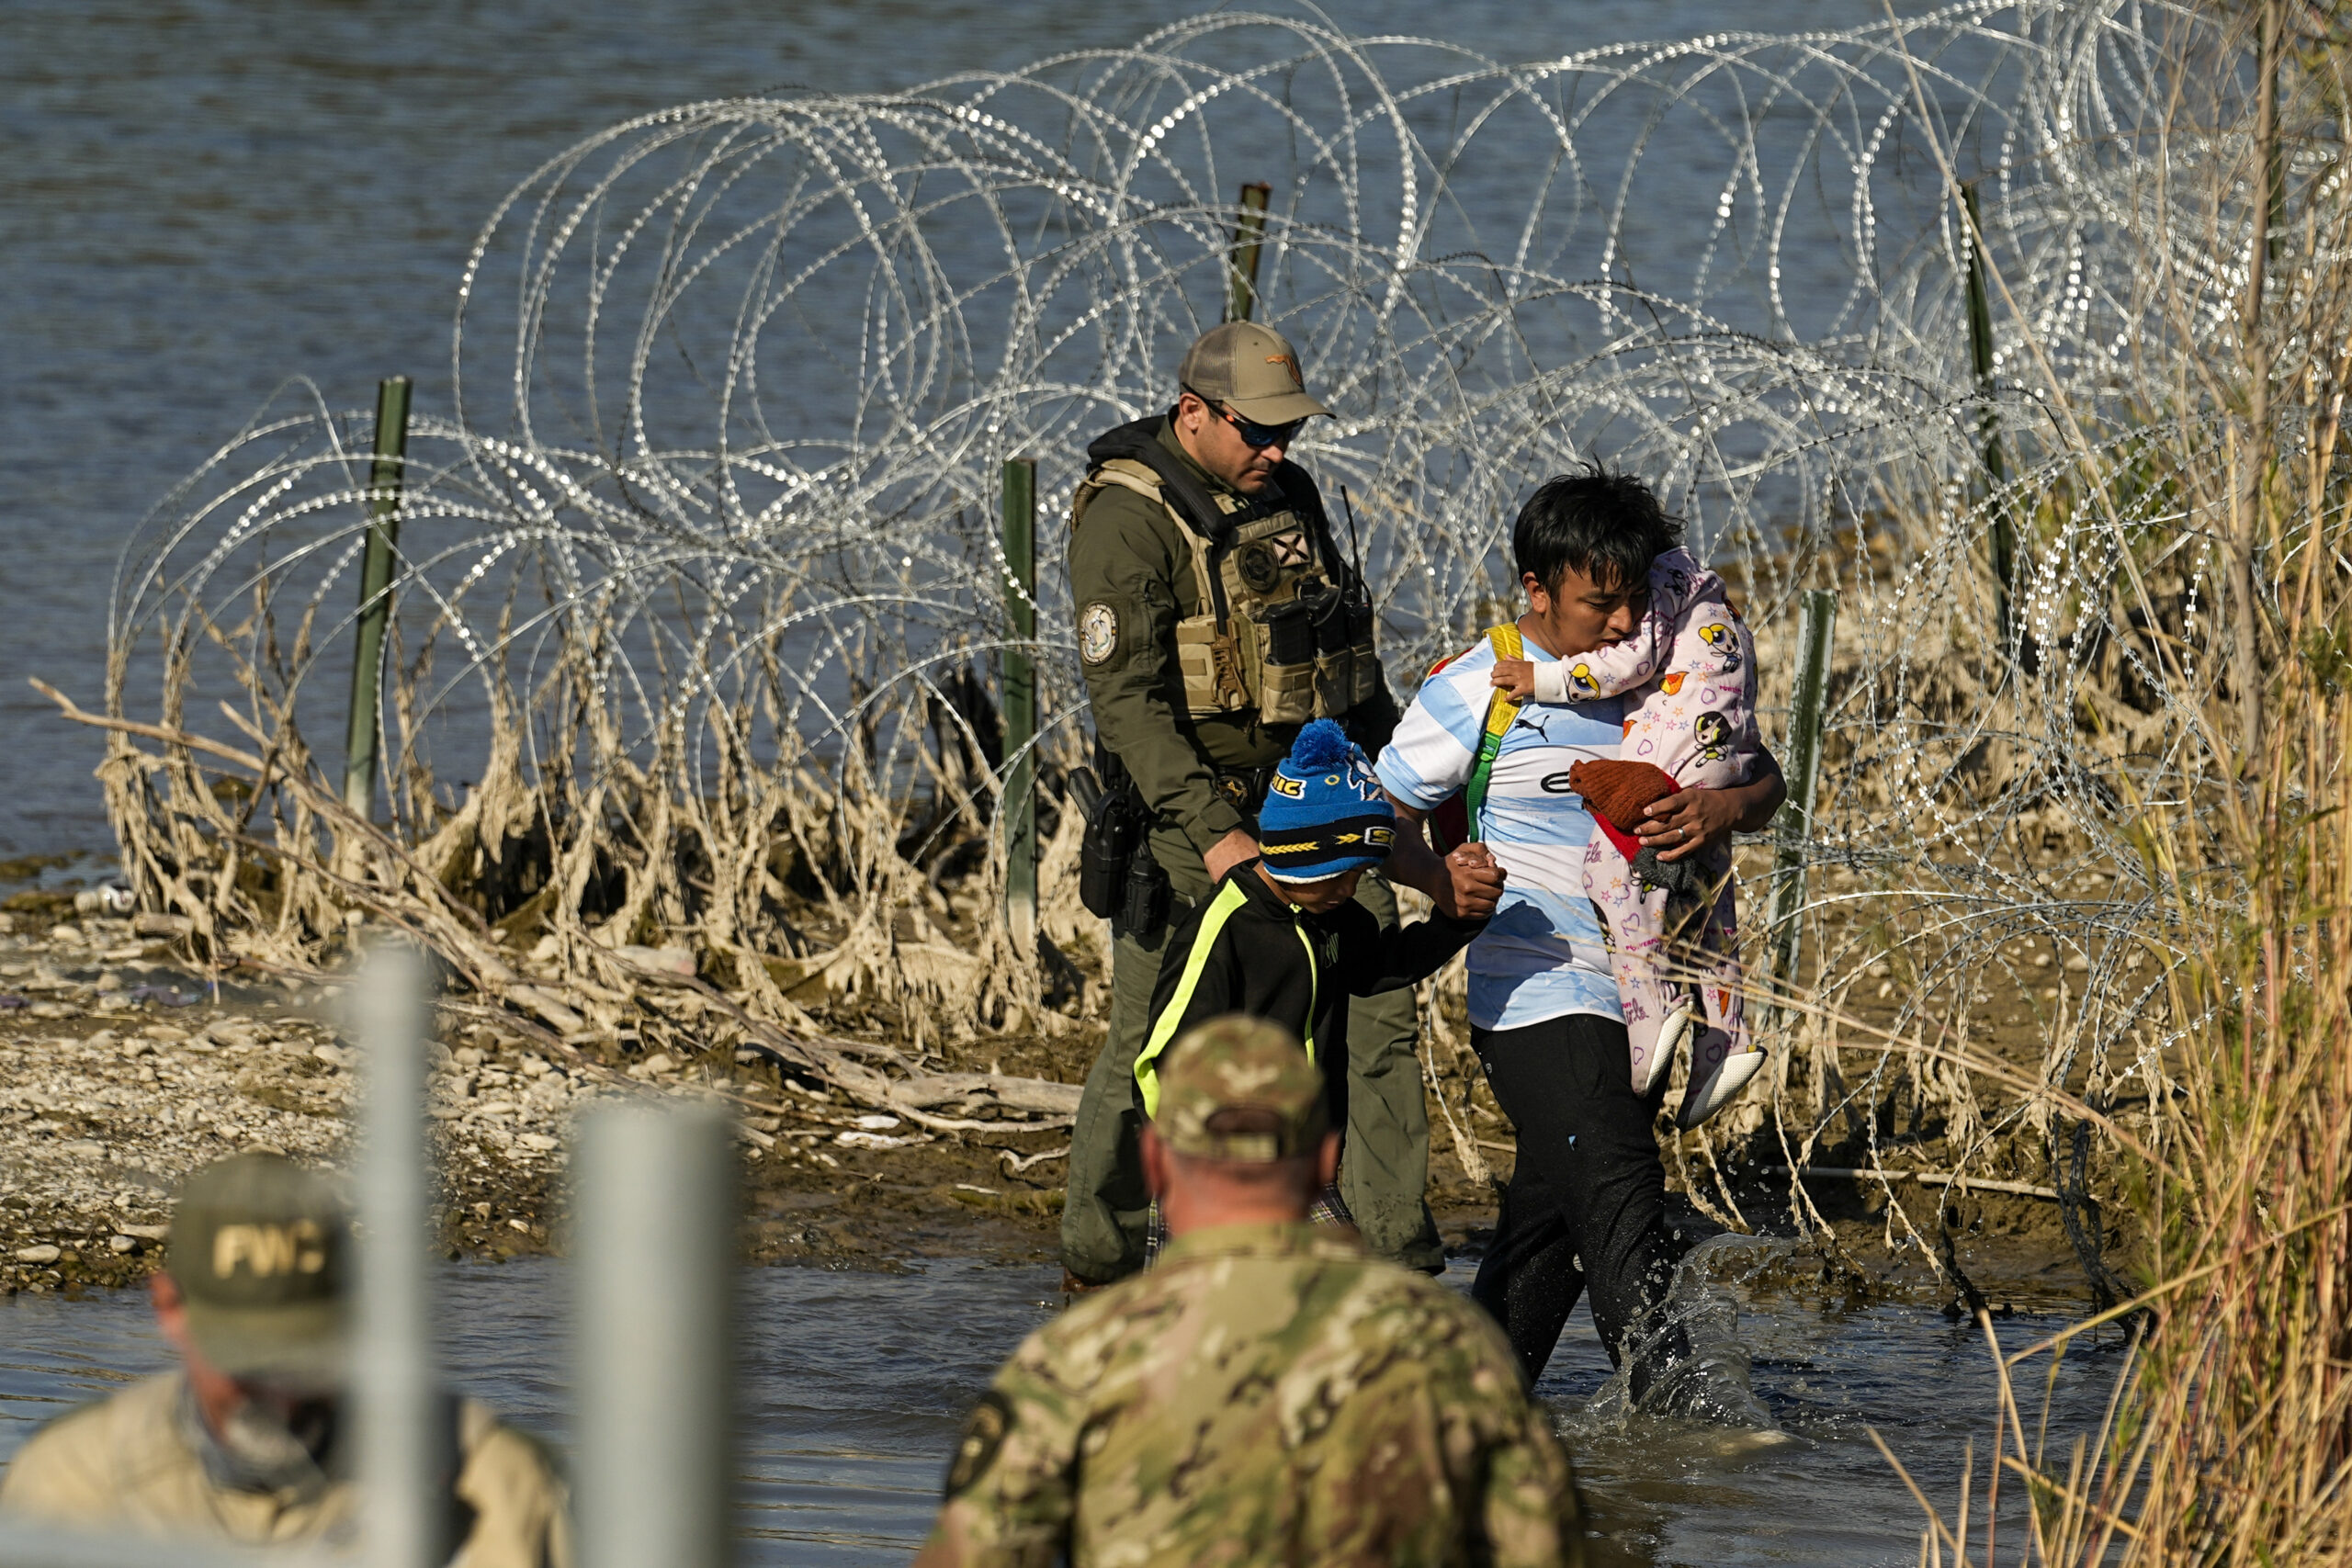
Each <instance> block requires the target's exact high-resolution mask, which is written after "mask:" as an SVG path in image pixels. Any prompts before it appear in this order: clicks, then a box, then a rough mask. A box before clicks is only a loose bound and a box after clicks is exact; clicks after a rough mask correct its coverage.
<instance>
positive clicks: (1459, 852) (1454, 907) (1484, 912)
mask: <svg viewBox="0 0 2352 1568" xmlns="http://www.w3.org/2000/svg"><path fill="white" fill-rule="evenodd" d="M1443 864H1444V866H1445V875H1444V877H1443V878H1442V879H1441V881H1440V882H1439V885H1438V888H1437V890H1436V891H1435V892H1434V893H1433V894H1432V895H1431V897H1432V899H1433V901H1434V902H1435V903H1436V905H1437V907H1438V909H1439V911H1440V912H1441V913H1442V914H1445V915H1447V916H1450V917H1451V918H1453V919H1457V920H1483V919H1487V918H1488V917H1489V916H1491V915H1493V914H1494V912H1495V906H1496V904H1498V902H1500V901H1501V899H1502V896H1503V883H1504V881H1505V880H1506V879H1507V874H1506V873H1505V872H1504V870H1503V868H1502V866H1501V864H1500V863H1498V862H1497V861H1496V859H1495V857H1494V856H1493V855H1492V854H1491V853H1489V852H1487V846H1486V845H1484V844H1464V845H1462V846H1461V847H1460V848H1458V849H1456V850H1454V851H1453V852H1452V853H1451V854H1449V855H1447V856H1446V857H1445V860H1444V862H1443Z"/></svg>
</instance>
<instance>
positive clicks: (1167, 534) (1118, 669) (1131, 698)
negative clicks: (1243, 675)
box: [1069, 421, 1397, 854]
mask: <svg viewBox="0 0 2352 1568" xmlns="http://www.w3.org/2000/svg"><path fill="white" fill-rule="evenodd" d="M1159 444H1160V445H1161V446H1164V447H1166V448H1167V449H1168V450H1169V451H1170V453H1172V454H1174V455H1175V457H1177V459H1178V460H1179V461H1181V462H1182V463H1183V464H1184V465H1185V467H1187V468H1190V469H1191V470H1192V471H1193V476H1194V477H1195V478H1197V479H1199V480H1200V481H1201V483H1202V484H1203V485H1204V487H1206V488H1207V489H1208V490H1210V491H1212V492H1216V491H1223V492H1225V493H1226V494H1228V495H1232V494H1237V493H1238V491H1235V490H1234V488H1233V487H1232V486H1231V485H1228V484H1227V483H1225V482H1224V481H1223V480H1222V479H1217V478H1216V477H1215V476H1213V475H1212V474H1210V473H1209V471H1208V470H1207V469H1205V468H1202V467H1201V466H1200V465H1199V464H1198V463H1195V462H1193V459H1192V457H1190V456H1189V455H1188V454H1187V453H1186V452H1185V451H1184V448H1183V446H1182V444H1181V443H1179V442H1178V441H1177V439H1176V434H1175V431H1174V429H1173V428H1172V427H1171V426H1170V424H1169V423H1167V422H1165V421H1162V422H1161V424H1160V431H1159ZM1250 501H1251V502H1252V503H1253V504H1255V505H1258V506H1261V507H1264V506H1266V505H1267V504H1268V502H1270V501H1272V502H1273V503H1274V504H1275V505H1279V504H1280V499H1279V497H1276V496H1272V495H1270V494H1269V492H1267V491H1260V492H1259V493H1258V494H1257V495H1255V496H1252V497H1250ZM1178 527H1179V525H1178V524H1177V522H1176V520H1175V519H1174V518H1172V517H1170V515H1169V514H1168V511H1167V508H1166V507H1164V506H1159V505H1156V504H1154V503H1153V502H1151V501H1149V500H1148V499H1147V498H1146V497H1144V496H1141V495H1138V494H1136V492H1135V491H1131V490H1125V489H1122V488H1120V487H1119V486H1117V485H1109V486H1105V487H1104V488H1103V491H1102V492H1101V493H1100V494H1098V495H1096V496H1095V498H1094V499H1093V500H1092V501H1091V502H1088V503H1087V508H1086V517H1085V520H1084V522H1083V523H1081V524H1080V526H1079V528H1078V530H1077V532H1076V533H1075V534H1074V535H1073V536H1071V539H1070V542H1069V582H1070V603H1071V604H1073V605H1075V606H1077V608H1078V609H1079V611H1080V613H1081V614H1082V613H1083V612H1084V611H1085V609H1086V608H1087V606H1089V605H1091V604H1103V605H1107V606H1108V607H1109V608H1110V610H1111V612H1112V614H1113V615H1114V616H1115V617H1116V618H1117V626H1118V632H1117V638H1116V641H1115V642H1114V645H1113V648H1112V650H1111V652H1110V655H1109V657H1107V658H1105V659H1103V660H1102V661H1101V662H1099V663H1085V662H1083V661H1081V663H1080V669H1081V670H1082V671H1084V673H1085V676H1086V691H1087V695H1088V696H1089V697H1090V698H1091V699H1092V702H1093V706H1094V729H1095V733H1096V734H1097V735H1099V736H1100V737H1101V738H1102V740H1103V745H1105V746H1107V747H1109V748H1110V749H1111V750H1112V751H1113V752H1114V753H1115V754H1116V755H1117V756H1118V759H1119V761H1121V762H1123V763H1125V765H1126V769H1127V772H1128V773H1130V774H1131V775H1132V776H1133V777H1134V779H1135V781H1136V788H1138V789H1139V790H1141V791H1142V792H1143V798H1144V802H1145V804H1146V805H1148V807H1150V808H1151V809H1152V811H1153V812H1154V813H1156V814H1157V815H1158V816H1159V818H1161V819H1162V820H1164V821H1168V822H1172V823H1173V824H1174V825H1175V826H1176V827H1177V828H1178V829H1181V830H1182V832H1183V834H1184V836H1185V837H1186V838H1187V839H1188V840H1191V841H1192V845H1193V849H1195V850H1197V851H1199V852H1202V853H1204V854H1205V853H1206V852H1208V850H1209V849H1210V847H1211V846H1212V845H1214V844H1215V843H1216V841H1217V840H1219V839H1222V838H1224V837H1225V836H1226V835H1227V833H1229V832H1231V831H1233V830H1234V829H1236V828H1246V827H1248V826H1249V825H1250V824H1249V823H1248V822H1247V821H1246V820H1244V818H1243V817H1242V815H1241V811H1240V809H1239V808H1238V807H1236V806H1235V805H1234V804H1233V803H1232V802H1231V801H1229V800H1227V799H1226V798H1225V797H1224V796H1222V795H1218V794H1217V793H1216V769H1218V768H1230V769H1247V768H1271V767H1272V766H1273V765H1274V764H1275V763H1276V762H1279V761H1282V760H1283V758H1284V757H1285V756H1287V755H1289V753H1290V743H1291V741H1292V740H1293V739H1296V737H1297V735H1298V728H1299V727H1298V726H1296V725H1276V726H1269V725H1261V724H1260V723H1259V722H1258V716H1257V714H1256V713H1255V712H1254V711H1250V710H1248V709H1244V710H1241V711H1239V712H1236V713H1230V714H1218V715H1215V716H1209V717H1203V718H1193V717H1190V716H1187V715H1186V714H1185V711H1184V680H1183V676H1182V673H1181V672H1180V671H1179V670H1178V668H1177V663H1176V623H1177V622H1178V621H1180V620H1182V619H1183V618H1185V617H1187V616H1190V615H1200V614H1202V613H1203V607H1202V604H1201V592H1200V584H1199V583H1198V581H1195V579H1194V577H1193V553H1192V548H1191V547H1190V546H1189V545H1187V544H1186V543H1185V540H1184V538H1183V536H1182V534H1181V533H1180V532H1179V531H1178ZM1347 725H1348V728H1349V730H1350V731H1351V733H1352V734H1353V735H1354V737H1355V739H1356V741H1357V743H1358V744H1359V745H1361V746H1363V748H1364V750H1366V751H1368V752H1372V753H1374V754H1377V753H1378V751H1379V750H1380V748H1381V747H1382V746H1384V745H1385V744H1387V741H1388V736H1389V733H1390V731H1392V730H1394V729H1395V728H1397V703H1396V698H1395V697H1394V696H1393V695H1392V694H1390V693H1389V691H1388V689H1387V684H1386V682H1382V683H1381V687H1380V691H1379V693H1378V694H1377V695H1376V696H1374V699H1373V701H1372V702H1371V703H1369V704H1364V705H1359V706H1358V707H1357V708H1356V709H1355V710H1354V711H1353V712H1351V714H1349V715H1348V717H1347Z"/></svg>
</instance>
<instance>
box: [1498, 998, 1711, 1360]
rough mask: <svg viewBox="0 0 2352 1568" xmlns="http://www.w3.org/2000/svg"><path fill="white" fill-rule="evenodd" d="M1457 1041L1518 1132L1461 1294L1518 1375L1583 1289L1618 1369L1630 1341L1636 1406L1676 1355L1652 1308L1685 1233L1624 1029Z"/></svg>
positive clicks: (1593, 1027) (1596, 1023)
mask: <svg viewBox="0 0 2352 1568" xmlns="http://www.w3.org/2000/svg"><path fill="white" fill-rule="evenodd" d="M1470 1043H1471V1046H1472V1048H1473V1049H1475V1050H1476V1052H1477V1053H1478V1060H1479V1063H1480V1065H1481V1066H1484V1067H1485V1068H1486V1072H1487V1084H1488V1086H1489V1087H1491V1088H1492V1089H1494V1091H1495V1100H1496V1101H1497V1102H1498V1104H1500V1105H1501V1106H1502V1108H1503V1113H1504V1114H1505V1115H1507V1116H1509V1117H1510V1119H1511V1122H1512V1124H1513V1125H1515V1126H1516V1127H1517V1128H1518V1129H1519V1158H1518V1163H1517V1164H1516V1165H1515V1166H1514V1167H1513V1168H1512V1170H1511V1178H1510V1187H1509V1188H1508V1189H1507V1190H1505V1191H1504V1193H1503V1201H1502V1213H1501V1214H1500V1216H1499V1217H1498V1219H1497V1221H1496V1223H1495V1239H1494V1242H1493V1245H1491V1246H1490V1247H1487V1256H1486V1259H1485V1261H1484V1262H1482V1263H1480V1264H1479V1266H1478V1278H1477V1280H1476V1282H1475V1283H1473V1284H1472V1286H1471V1287H1470V1293H1471V1295H1472V1297H1473V1298H1474V1299H1476V1301H1477V1302H1478V1303H1479V1304H1480V1305H1482V1306H1484V1307H1485V1308H1486V1309H1487V1311H1488V1312H1490V1313H1492V1314H1494V1315H1495V1318H1496V1320H1497V1321H1498V1322H1499V1323H1500V1324H1501V1325H1503V1332H1504V1333H1505V1334H1507V1335H1508V1336H1510V1344H1511V1348H1512V1349H1513V1350H1515V1351H1517V1352H1518V1354H1519V1360H1520V1366H1521V1370H1522V1371H1525V1373H1526V1374H1527V1381H1528V1382H1530V1383H1531V1384H1532V1383H1533V1382H1534V1381H1535V1380H1536V1379H1537V1378H1538V1377H1540V1376H1541V1375H1542V1374H1543V1371H1544V1363H1545V1362H1547V1361H1549V1360H1550V1359H1552V1349H1553V1347H1554V1346H1555V1345H1557V1344H1558V1343H1559V1338H1560V1330H1561V1328H1562V1327H1564V1326H1565V1325H1566V1323H1567V1321H1568V1312H1569V1309H1571V1308H1573V1307H1574V1306H1575V1305H1576V1304H1577V1295H1578V1294H1579V1293H1580V1292H1583V1291H1584V1290H1585V1289H1586V1288H1588V1287H1589V1288H1590V1290H1591V1292H1592V1321H1593V1326H1594V1327H1595V1328H1597V1329H1599V1330H1600V1341H1601V1343H1602V1344H1603V1345H1604V1346H1606V1347H1607V1348H1608V1350H1609V1359H1611V1361H1612V1362H1614V1363H1616V1364H1617V1365H1620V1366H1623V1364H1624V1359H1625V1356H1624V1351H1625V1348H1626V1347H1627V1342H1628V1340H1629V1338H1630V1339H1631V1340H1632V1341H1634V1345H1635V1346H1636V1348H1638V1350H1639V1354H1638V1355H1637V1357H1636V1359H1635V1363H1634V1369H1633V1371H1632V1374H1631V1382H1632V1385H1633V1386H1632V1389H1631V1393H1632V1394H1633V1397H1634V1399H1635V1400H1636V1401H1638V1400H1639V1399H1640V1398H1641V1397H1642V1395H1643V1393H1645V1392H1646V1391H1647V1389H1648V1387H1649V1384H1650V1382H1651V1381H1652V1380H1653V1379H1654V1378H1656V1377H1657V1374H1658V1373H1659V1372H1661V1371H1665V1369H1666V1368H1667V1367H1668V1366H1671V1365H1672V1364H1673V1363H1674V1362H1675V1361H1677V1360H1679V1359H1682V1357H1683V1356H1685V1355H1687V1354H1689V1345H1688V1343H1687V1342H1686V1341H1685V1340H1684V1339H1683V1337H1682V1336H1681V1334H1680V1332H1679V1330H1673V1331H1669V1332H1668V1333H1665V1334H1660V1333H1658V1331H1657V1324H1656V1323H1655V1321H1654V1313H1655V1309H1656V1308H1657V1306H1658V1305H1659V1304H1660V1303H1663V1302H1664V1301H1665V1299H1666V1294H1667V1291H1668V1287H1669V1286H1671V1285H1672V1284H1673V1282H1674V1269H1675V1265H1676V1264H1677V1263H1679V1262H1680V1261H1681V1258H1682V1255H1683V1253H1684V1252H1686V1251H1688V1250H1689V1249H1690V1247H1691V1242H1692V1241H1693V1240H1695V1238H1686V1237H1684V1236H1683V1235H1680V1234H1679V1233H1678V1231H1677V1230H1676V1229H1675V1227H1674V1226H1672V1225H1671V1224H1669V1223H1668V1218H1667V1213H1666V1167H1665V1165H1664V1164H1663V1163H1662V1162H1661V1161H1660V1160H1659V1158H1658V1152H1657V1137H1656V1135H1655V1134H1653V1133H1652V1132H1651V1130H1650V1123H1651V1119H1652V1117H1654V1116H1655V1115H1656V1114H1657V1103H1658V1102H1657V1098H1656V1097H1644V1096H1640V1095H1636V1094H1635V1093H1634V1088H1633V1080H1632V1072H1631V1069H1630V1067H1629V1066H1628V1064H1627V1061H1626V1042H1625V1026H1624V1025H1623V1024H1622V1023H1619V1022H1617V1021H1615V1020H1613V1019H1606V1018H1596V1017H1593V1016H1590V1015H1588V1014H1571V1015H1570V1016H1568V1017H1566V1018H1555V1019H1547V1020H1545V1021H1544V1022H1542V1023H1535V1024H1530V1025H1528V1026H1527V1027H1526V1028H1524V1029H1505V1030H1483V1029H1474V1030H1472V1031H1471V1032H1470ZM1662 1092H1663V1085H1661V1086H1660V1093H1662Z"/></svg>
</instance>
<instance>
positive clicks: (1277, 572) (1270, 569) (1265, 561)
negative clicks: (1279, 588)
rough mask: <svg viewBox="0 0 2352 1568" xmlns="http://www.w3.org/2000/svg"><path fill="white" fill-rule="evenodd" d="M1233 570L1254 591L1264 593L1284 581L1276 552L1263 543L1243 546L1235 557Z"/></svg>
mask: <svg viewBox="0 0 2352 1568" xmlns="http://www.w3.org/2000/svg"><path fill="white" fill-rule="evenodd" d="M1233 570H1235V571H1237V572H1238V573H1239V574H1240V577H1241V581H1242V585H1243V586H1244V587H1246V588H1248V589H1249V590H1250V592H1252V593H1263V592H1266V591H1267V590H1269V589H1271V588H1272V587H1273V585H1274V584H1275V583H1277V582H1280V581H1282V568H1281V567H1280V566H1278V565H1276V564H1275V561H1274V552H1273V551H1272V550H1270V549H1268V548H1267V547H1265V546H1264V545H1262V544H1259V545H1244V546H1242V547H1241V548H1240V550H1239V551H1238V553H1236V555H1235V556H1234V558H1233Z"/></svg>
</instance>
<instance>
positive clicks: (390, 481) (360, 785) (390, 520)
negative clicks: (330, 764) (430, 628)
mask: <svg viewBox="0 0 2352 1568" xmlns="http://www.w3.org/2000/svg"><path fill="white" fill-rule="evenodd" d="M408 390H409V384H408V378H407V377H405V376H394V377H391V378H388V379H386V380H383V381H379V382H378V383H377V384H376V461H375V464H374V466H373V467H372V468H369V470H368V554H367V558H366V559H365V561H364V562H363V563H362V564H361V566H360V569H359V623H358V625H357V626H356V628H355V630H354V633H353V636H352V643H351V715H350V719H349V722H348V724H347V725H346V726H345V730H344V739H343V803H344V804H345V806H348V807H351V809H352V810H353V811H355V812H356V813H358V814H359V815H360V816H361V817H373V816H374V815H375V814H376V737H377V736H378V735H379V734H380V733H381V732H382V708H383V682H384V625H385V623H386V622H387V621H389V620H390V619H391V614H392V546H393V545H394V544H396V543H397V542H398V541H399V538H400V506H401V476H402V473H403V472H404V468H405V463H406V459H407V457H408Z"/></svg>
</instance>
